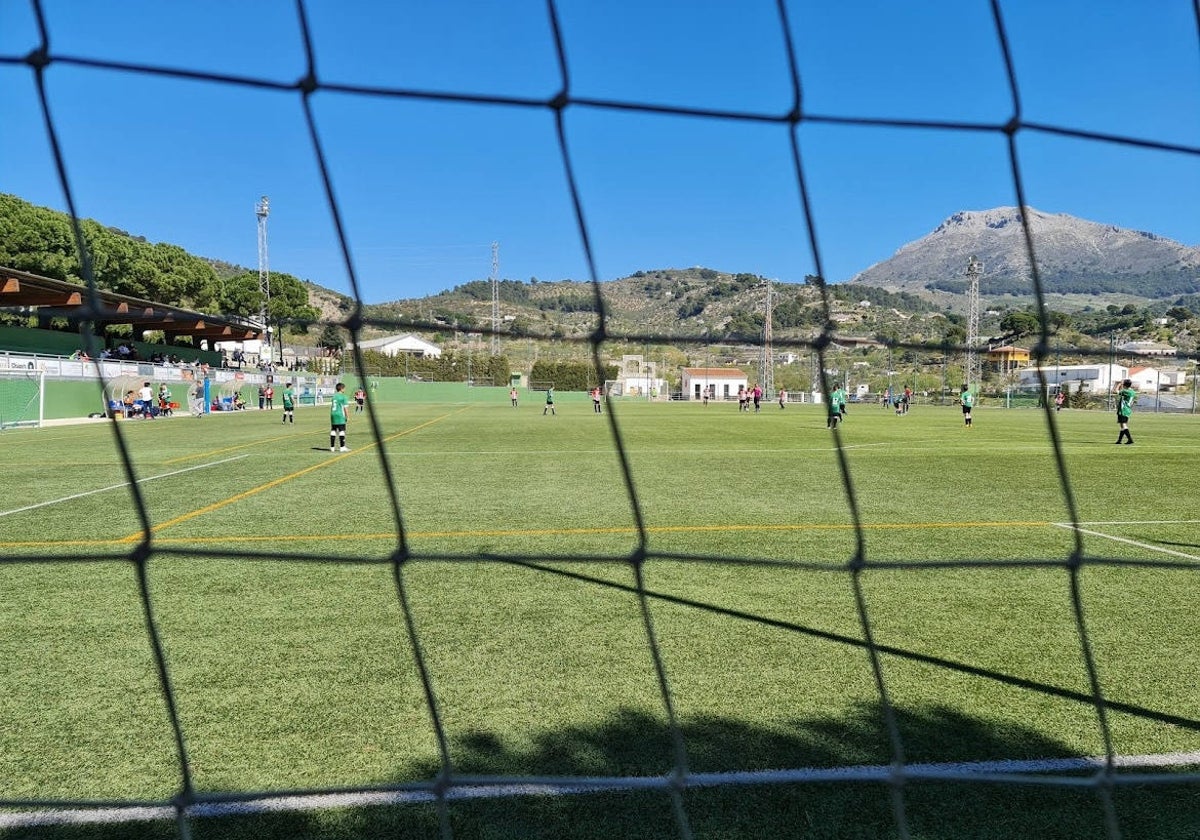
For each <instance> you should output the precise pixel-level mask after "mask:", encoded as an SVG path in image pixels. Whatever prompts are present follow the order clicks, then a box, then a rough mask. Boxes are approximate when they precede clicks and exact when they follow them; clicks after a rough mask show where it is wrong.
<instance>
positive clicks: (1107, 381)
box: [1017, 364, 1129, 394]
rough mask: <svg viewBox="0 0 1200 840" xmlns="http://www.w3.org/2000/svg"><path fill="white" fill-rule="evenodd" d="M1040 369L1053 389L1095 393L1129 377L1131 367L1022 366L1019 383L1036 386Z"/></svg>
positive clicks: (1106, 365)
mask: <svg viewBox="0 0 1200 840" xmlns="http://www.w3.org/2000/svg"><path fill="white" fill-rule="evenodd" d="M1039 370H1040V371H1041V372H1042V374H1043V375H1044V376H1045V377H1046V384H1047V385H1049V386H1050V388H1051V389H1052V390H1053V389H1056V386H1057V387H1059V388H1061V389H1062V390H1070V391H1091V392H1092V393H1094V394H1099V393H1107V392H1109V391H1111V390H1112V389H1113V388H1114V387H1115V386H1116V384H1117V383H1119V382H1121V381H1122V380H1124V379H1127V378H1128V377H1129V368H1127V367H1125V366H1124V365H1117V364H1113V365H1110V364H1092V365H1050V366H1048V367H1043V368H1036V367H1028V368H1021V369H1020V370H1019V371H1017V377H1018V378H1017V384H1018V385H1020V386H1025V387H1029V388H1036V387H1037V384H1038V371H1039Z"/></svg>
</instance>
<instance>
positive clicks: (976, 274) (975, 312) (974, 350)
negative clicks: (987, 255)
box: [963, 256, 983, 391]
mask: <svg viewBox="0 0 1200 840" xmlns="http://www.w3.org/2000/svg"><path fill="white" fill-rule="evenodd" d="M982 276H983V260H981V259H979V257H976V256H972V257H970V258H968V259H967V365H966V370H965V371H963V375H964V376H965V377H966V383H965V384H966V385H967V387H969V388H971V389H972V390H974V391H978V390H979V384H980V382H979V381H980V379H981V378H982V373H981V371H980V357H979V278H980V277H982Z"/></svg>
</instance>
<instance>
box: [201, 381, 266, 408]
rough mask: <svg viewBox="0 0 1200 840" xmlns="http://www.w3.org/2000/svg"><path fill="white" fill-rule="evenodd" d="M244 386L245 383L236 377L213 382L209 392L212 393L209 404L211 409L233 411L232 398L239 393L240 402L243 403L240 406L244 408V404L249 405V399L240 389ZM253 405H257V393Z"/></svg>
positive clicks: (233, 402)
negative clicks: (210, 403)
mask: <svg viewBox="0 0 1200 840" xmlns="http://www.w3.org/2000/svg"><path fill="white" fill-rule="evenodd" d="M245 387H246V384H245V383H244V382H242V381H240V380H237V379H229V380H226V381H225V382H213V383H212V385H211V386H210V392H211V394H212V405H211V406H210V408H211V410H213V411H233V410H234V409H235V400H234V398H235V397H237V396H238V395H239V394H240V395H241V398H242V402H243V403H244V405H243V406H242V407H243V408H245V407H246V406H248V405H250V399H249V398H248V397H247V396H246V394H244V393H242V389H243V388H245ZM256 393H257V392H256ZM254 405H255V407H257V406H258V397H257V395H256V396H255V397H254Z"/></svg>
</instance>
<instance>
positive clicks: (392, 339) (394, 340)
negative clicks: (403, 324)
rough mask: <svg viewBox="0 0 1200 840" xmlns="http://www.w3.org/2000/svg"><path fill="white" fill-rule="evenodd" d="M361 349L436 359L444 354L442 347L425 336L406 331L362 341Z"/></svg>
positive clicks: (360, 343)
mask: <svg viewBox="0 0 1200 840" xmlns="http://www.w3.org/2000/svg"><path fill="white" fill-rule="evenodd" d="M358 347H359V349H360V350H374V351H375V352H377V353H382V354H384V355H385V356H399V355H401V354H403V353H407V354H409V355H411V356H424V357H425V358H429V359H436V358H438V357H439V356H441V355H442V348H441V347H438V346H437V345H436V344H433V343H432V342H429V341H426V340H425V339H423V338H420V337H418V336H415V335H413V334H412V333H406V334H404V335H389V336H385V337H383V338H373V339H371V340H370V341H360V342H359V344H358Z"/></svg>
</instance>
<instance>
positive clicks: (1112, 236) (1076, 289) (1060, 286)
mask: <svg viewBox="0 0 1200 840" xmlns="http://www.w3.org/2000/svg"><path fill="white" fill-rule="evenodd" d="M1028 219H1029V227H1030V231H1031V234H1032V237H1033V242H1034V247H1035V249H1036V254H1037V260H1038V268H1039V272H1040V275H1041V278H1042V281H1043V283H1044V289H1045V290H1046V291H1047V292H1048V293H1049V294H1051V295H1054V296H1057V297H1059V298H1061V299H1062V300H1060V301H1058V302H1057V304H1058V305H1059V306H1061V307H1062V308H1067V309H1074V308H1080V306H1081V305H1085V300H1084V299H1085V298H1086V297H1088V296H1095V295H1105V296H1115V297H1114V298H1112V299H1110V300H1107V301H1105V302H1114V301H1120V302H1129V301H1131V300H1135V299H1141V300H1143V301H1163V300H1169V299H1173V298H1177V297H1179V296H1181V295H1189V294H1196V293H1200V248H1197V247H1189V246H1186V245H1182V244H1180V243H1178V242H1174V241H1172V240H1169V239H1164V238H1163V237H1161V236H1157V235H1155V234H1153V233H1146V232H1144V231H1135V230H1126V229H1122V228H1118V227H1115V226H1113V225H1105V224H1101V223H1098V222H1091V221H1087V220H1085V219H1078V218H1075V217H1073V216H1068V215H1066V214H1062V213H1060V214H1050V213H1043V212H1041V211H1038V210H1034V209H1033V208H1029V212H1028ZM971 256H977V257H979V258H980V259H981V260H982V261H983V263H984V275H983V277H982V279H981V280H980V295H981V296H982V297H984V298H991V299H1003V298H1008V300H1007V301H1004V302H1006V303H1008V304H1009V305H1012V303H1013V302H1014V299H1017V300H1019V299H1021V298H1028V297H1029V296H1030V295H1032V292H1033V285H1032V280H1031V271H1030V266H1029V260H1028V255H1027V251H1026V246H1025V237H1024V231H1023V229H1022V225H1021V213H1020V211H1019V210H1018V209H1017V208H1015V207H999V208H996V209H993V210H984V211H964V212H960V213H955V214H954V215H953V216H951V217H950V218H948V219H946V220H945V221H944V222H942V223H941V224H940V225H938V226H937V228H935V229H934V230H933V231H932V232H930V233H929V234H928V235H926V236H923V237H921V238H920V239H918V240H916V241H915V242H910V243H909V244H907V245H905V246H904V247H902V248H901V249H900V250H898V251H897V252H896V253H895V254H894V255H893V256H892V257H890V258H889V259H887V260H884V261H883V262H880V263H876V264H875V265H873V266H871V267H870V268H868V269H866V270H865V271H863V272H861V273H860V274H858V275H857V276H856V277H854V279H853V282H856V283H863V284H866V285H871V286H878V287H880V288H883V289H888V290H891V291H907V292H911V293H914V294H920V295H922V296H924V297H927V298H928V299H930V300H935V301H937V302H938V303H939V304H941V305H943V306H947V307H951V308H957V306H959V305H961V304H962V301H961V300H960V301H957V302H956V300H955V297H956V296H962V295H963V294H964V293H965V291H966V286H967V281H966V278H965V276H964V274H965V269H966V265H967V259H968V258H969V257H971ZM1072 298H1075V302H1074V304H1072V303H1071V299H1072ZM1091 302H1092V303H1095V301H1094V300H1093V301H1091ZM1052 303H1054V302H1052Z"/></svg>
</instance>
